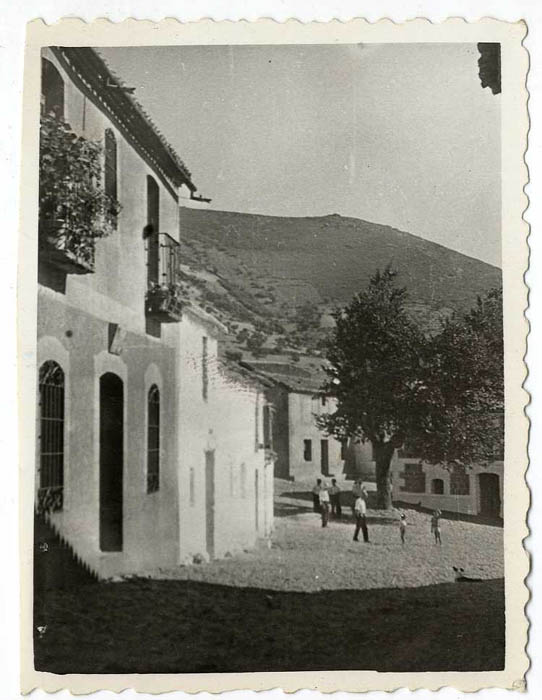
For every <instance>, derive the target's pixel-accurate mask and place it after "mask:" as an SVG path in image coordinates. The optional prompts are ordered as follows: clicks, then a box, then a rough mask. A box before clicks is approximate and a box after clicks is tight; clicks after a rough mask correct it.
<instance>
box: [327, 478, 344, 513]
mask: <svg viewBox="0 0 542 700" xmlns="http://www.w3.org/2000/svg"><path fill="white" fill-rule="evenodd" d="M329 498H330V501H331V516H332V517H334V518H340V517H341V515H342V510H341V489H340V488H339V487H338V486H337V479H331V488H330V489H329Z"/></svg>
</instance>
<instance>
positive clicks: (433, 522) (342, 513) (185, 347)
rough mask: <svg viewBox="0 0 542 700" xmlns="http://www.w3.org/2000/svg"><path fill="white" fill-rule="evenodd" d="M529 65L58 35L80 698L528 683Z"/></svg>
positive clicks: (63, 514) (49, 145) (52, 492)
mask: <svg viewBox="0 0 542 700" xmlns="http://www.w3.org/2000/svg"><path fill="white" fill-rule="evenodd" d="M516 34H517V32H516ZM472 36H475V33H474V34H473V33H472V32H471V33H470V34H469V37H472ZM520 38H521V37H520ZM506 60H507V54H506V51H505V50H504V49H503V48H502V46H501V42H500V41H497V40H496V41H488V40H487V32H486V31H484V32H481V33H480V40H476V38H475V39H472V38H469V40H465V41H455V40H454V41H440V40H423V41H382V42H374V41H370V42H365V41H363V40H361V41H352V42H349V41H348V42H347V41H340V42H332V41H331V42H329V43H318V42H316V41H315V42H308V41H300V42H299V43H292V42H291V41H285V42H284V43H280V41H278V42H277V41H276V40H274V41H273V42H272V43H271V42H269V43H264V42H261V43H257V42H255V43H247V42H243V43H233V42H232V43H222V44H221V43H212V44H206V43H205V41H202V42H201V43H199V44H196V43H193V42H192V43H187V44H182V43H181V44H177V45H174V44H171V45H144V44H141V45H139V44H138V45H115V46H113V45H102V44H101V43H100V44H99V45H98V44H97V45H81V44H80V42H79V41H77V42H74V43H73V44H71V45H70V44H69V43H68V42H59V43H57V44H56V43H53V42H50V43H46V44H43V46H42V47H40V50H39V80H37V79H36V80H35V81H34V83H33V85H34V86H35V88H36V91H37V92H36V93H35V94H33V97H32V99H34V100H37V99H38V97H39V115H36V121H37V120H38V119H39V124H38V123H35V124H34V129H35V132H36V134H37V130H38V128H39V139H38V137H37V136H36V137H35V143H36V145H37V149H38V152H37V153H35V154H34V155H35V165H36V168H37V167H39V175H38V173H37V172H34V173H33V177H34V178H38V177H39V184H38V186H37V187H36V193H37V195H39V205H38V207H37V208H38V211H37V214H36V217H35V227H34V230H33V231H31V232H30V234H29V235H30V236H34V251H35V256H36V258H35V259H34V260H33V262H32V265H33V269H34V270H35V277H36V279H34V285H35V286H34V289H35V292H34V294H35V298H36V302H35V303H36V318H35V325H34V326H33V329H34V331H35V335H34V338H33V343H34V345H35V369H34V370H33V382H34V385H33V386H34V389H33V391H34V396H35V405H34V406H28V410H29V411H30V410H32V411H33V412H34V413H32V415H33V416H34V418H33V423H34V426H35V427H34V430H35V440H34V441H33V444H35V448H34V447H32V450H33V454H35V463H34V465H33V467H30V470H27V471H26V472H25V473H26V475H27V476H26V477H25V478H26V479H27V481H28V480H30V479H33V483H32V486H31V489H32V498H33V514H32V512H29V513H27V515H26V516H24V518H23V521H22V522H23V525H22V527H23V528H28V530H29V531H30V532H33V541H32V545H31V547H32V552H31V554H29V555H28V560H29V566H30V567H31V581H32V583H31V585H30V590H31V603H29V605H31V617H30V621H31V627H32V632H31V637H32V663H33V667H34V669H35V671H36V672H45V673H47V674H54V675H55V676H58V677H60V681H59V685H57V686H56V687H59V688H60V687H70V686H68V685H63V684H62V677H63V676H64V675H65V674H84V675H87V674H88V675H94V674H202V675H205V674H256V673H280V672H307V671H308V672H311V671H312V672H316V671H322V672H323V671H326V672H327V671H377V672H379V673H383V674H385V673H411V674H416V673H426V672H435V673H441V672H457V673H462V672H477V673H478V672H480V673H482V674H483V673H484V672H500V671H504V670H505V669H506V668H507V662H506V659H507V658H508V657H507V654H508V653H510V652H511V650H510V649H509V648H507V644H509V642H510V635H509V633H510V629H511V628H509V629H508V636H507V624H508V622H507V623H506V624H505V618H506V620H508V619H509V616H508V613H509V607H508V606H509V605H512V603H510V602H509V598H508V597H507V595H508V594H509V593H510V590H511V589H510V586H509V583H508V579H507V584H506V586H507V587H508V588H507V589H506V595H505V588H506V587H505V559H506V556H507V554H506V546H505V544H506V542H507V540H506V537H507V534H506V533H507V517H508V516H507V513H508V512H509V511H508V510H507V506H508V504H507V501H508V503H509V500H508V499H510V498H514V496H511V495H510V494H509V491H508V490H507V487H506V484H509V483H510V477H511V473H510V472H508V471H507V470H508V469H509V468H514V469H516V471H515V472H514V480H516V482H517V488H521V487H522V479H523V471H524V469H525V464H524V463H523V462H522V460H521V458H520V460H519V461H516V462H515V466H514V465H512V467H510V466H509V460H508V458H506V459H505V454H508V435H509V433H510V430H509V428H507V431H506V434H507V440H506V441H505V425H507V426H508V423H507V421H508V420H511V419H509V412H510V411H511V412H512V413H514V412H515V413H521V411H522V405H521V404H520V403H517V404H515V405H514V406H513V407H510V404H509V399H510V395H509V393H508V389H506V390H505V386H506V387H508V384H507V383H505V376H506V377H507V382H508V381H510V382H512V379H510V378H511V377H513V376H515V375H513V374H512V371H510V373H508V372H509V370H508V364H507V362H508V360H507V359H506V358H507V353H506V348H505V339H506V337H507V335H506V334H505V333H504V330H503V328H504V321H503V308H506V303H507V302H506V298H507V292H506V289H507V287H506V286H504V299H505V301H504V306H503V270H505V267H506V264H507V256H506V255H505V253H504V249H503V240H504V239H503V235H504V234H503V230H504V228H505V226H504V224H503V171H504V169H503V159H504V157H505V152H504V151H503V145H502V131H503V118H504V117H503V109H502V104H503V100H504V99H505V94H504V93H505V85H504V81H503V78H502V77H503V75H504V74H505V70H506ZM35 63H36V62H35ZM36 65H37V63H36ZM38 92H39V94H38ZM521 114H523V113H521ZM520 189H521V187H519V188H518V192H520ZM522 236H523V233H522V230H521V229H518V234H517V241H518V242H517V243H516V244H515V245H516V246H517V247H518V248H520V247H521V246H523V245H524V240H523V238H522ZM520 268H521V260H520ZM515 270H516V271H515V272H514V273H513V274H514V275H516V278H514V279H513V280H512V281H514V282H515V283H516V284H518V285H520V286H521V274H522V272H523V271H522V270H521V269H520V272H519V274H517V266H516V268H515ZM505 278H506V274H505ZM36 281H37V284H36ZM523 293H524V292H523V291H521V292H520V294H521V295H523ZM508 340H510V338H509V337H508ZM522 342H523V341H522V338H521V336H519V337H518V347H517V348H516V347H514V348H513V349H512V350H513V352H512V353H511V355H510V356H511V357H512V360H513V362H518V363H521V353H522V346H521V343H522ZM514 353H515V354H514ZM512 369H513V368H512ZM505 370H506V371H505ZM513 381H515V379H514V380H513ZM516 383H517V387H518V388H519V389H520V387H521V377H520V380H519V382H516ZM516 437H517V438H518V439H519V440H520V441H521V440H526V429H525V426H524V425H523V424H522V423H521V422H520V423H519V429H518V430H517V432H516ZM521 444H522V445H523V451H525V449H526V448H525V443H524V442H523V443H521ZM520 448H521V445H520ZM516 454H517V453H516ZM519 454H520V456H521V454H522V452H521V449H520V451H519ZM525 459H526V458H525ZM29 475H30V476H29ZM523 487H525V484H524V482H523ZM29 488H30V486H29ZM521 498H522V499H524V498H525V494H523V493H522V494H521ZM518 502H519V501H518ZM521 502H522V503H523V501H521ZM522 507H523V506H522ZM522 517H523V520H524V515H523V516H522ZM32 518H33V520H32V522H30V520H31V519H32ZM517 532H518V538H517V542H516V544H515V545H514V546H517V547H519V548H521V541H520V535H519V532H520V531H519V530H517ZM511 536H512V537H513V533H512V535H511ZM525 566H526V564H525V562H523V560H522V561H521V563H520V566H519V569H518V571H520V570H523V569H522V567H525ZM506 571H507V572H508V571H509V567H508V564H507V569H506ZM507 575H508V573H507ZM518 595H519V596H520V597H519V599H520V600H523V597H522V596H523V592H521V591H520V593H519V594H518ZM525 595H526V594H525ZM510 614H511V613H510ZM510 619H511V618H510ZM521 624H523V623H521ZM519 629H520V635H519V637H518V638H520V637H521V634H524V628H523V627H521V625H520V627H519ZM520 651H521V650H520V649H519V644H518V653H519V652H520ZM104 687H105V686H104ZM122 687H126V686H122ZM269 687H272V686H269ZM300 687H302V686H300ZM395 687H397V686H395ZM419 687H424V686H423V685H422V686H419ZM437 687H438V686H437Z"/></svg>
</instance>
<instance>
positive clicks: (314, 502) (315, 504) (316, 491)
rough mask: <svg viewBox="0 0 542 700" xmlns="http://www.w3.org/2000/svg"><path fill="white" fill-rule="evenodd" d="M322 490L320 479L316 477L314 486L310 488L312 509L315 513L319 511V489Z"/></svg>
mask: <svg viewBox="0 0 542 700" xmlns="http://www.w3.org/2000/svg"><path fill="white" fill-rule="evenodd" d="M321 490H322V479H316V486H314V488H313V489H312V509H313V510H314V512H315V513H319V512H320V491H321Z"/></svg>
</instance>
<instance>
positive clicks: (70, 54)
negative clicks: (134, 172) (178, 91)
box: [51, 46, 197, 192]
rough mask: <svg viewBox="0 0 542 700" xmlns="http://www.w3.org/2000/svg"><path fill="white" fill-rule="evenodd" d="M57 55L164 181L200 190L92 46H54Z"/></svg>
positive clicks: (147, 116) (168, 145)
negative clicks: (167, 180)
mask: <svg viewBox="0 0 542 700" xmlns="http://www.w3.org/2000/svg"><path fill="white" fill-rule="evenodd" d="M51 50H52V51H53V53H54V54H55V56H56V57H57V58H58V59H59V60H60V61H61V63H62V64H63V66H64V67H65V68H66V69H67V70H69V71H70V72H71V73H72V75H73V77H74V79H75V82H76V83H78V87H79V88H80V89H82V90H83V91H85V92H86V93H87V94H90V95H91V96H94V98H95V101H96V103H97V105H98V107H99V109H101V110H102V111H104V112H105V113H107V114H108V115H109V116H111V117H112V121H113V122H114V123H115V124H116V126H117V127H118V128H119V130H121V131H122V132H123V133H124V135H125V137H126V138H127V140H128V141H130V142H131V143H132V145H134V147H135V148H136V150H138V151H139V152H140V154H141V155H142V156H143V157H144V158H145V159H146V160H147V161H149V164H150V165H151V167H153V169H155V170H156V171H157V172H158V174H159V175H161V176H162V177H163V178H164V177H165V178H167V179H169V180H170V181H171V182H173V184H174V185H175V186H180V185H186V186H187V187H188V188H189V189H190V190H191V191H192V192H195V191H196V190H197V188H196V186H195V185H194V184H193V182H192V176H191V173H190V171H189V170H188V168H187V167H186V165H185V164H184V163H183V161H182V160H181V158H180V157H179V156H178V154H177V153H176V152H175V150H174V149H173V147H172V146H171V145H170V144H169V143H168V141H167V139H166V137H165V136H164V135H163V134H162V133H161V132H160V130H159V129H158V127H157V126H156V124H155V123H154V122H153V121H152V119H151V117H150V116H149V115H148V114H147V112H146V111H145V110H144V109H143V107H142V106H141V105H140V104H139V102H138V101H137V100H136V99H135V98H134V97H133V96H132V95H131V94H129V93H128V92H127V91H126V90H124V89H122V88H124V87H125V85H124V83H123V81H122V80H121V79H120V78H118V77H117V76H116V75H115V74H114V73H113V72H112V71H111V69H110V68H109V67H108V65H107V64H106V62H105V61H104V59H103V58H102V57H101V56H100V55H99V53H98V52H97V51H95V50H94V49H92V48H90V47H86V46H78V47H68V46H55V47H51Z"/></svg>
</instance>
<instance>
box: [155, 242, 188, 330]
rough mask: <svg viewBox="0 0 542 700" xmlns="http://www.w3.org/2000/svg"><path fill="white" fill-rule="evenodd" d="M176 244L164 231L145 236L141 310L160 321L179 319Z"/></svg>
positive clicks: (179, 292)
mask: <svg viewBox="0 0 542 700" xmlns="http://www.w3.org/2000/svg"><path fill="white" fill-rule="evenodd" d="M180 249H181V248H180V245H179V243H178V242H177V241H176V240H174V239H173V238H172V237H171V236H170V235H169V234H167V233H152V234H151V235H150V236H149V238H148V239H147V280H148V289H147V294H146V297H145V313H146V315H147V316H148V317H149V318H153V319H154V320H156V321H160V323H176V322H178V321H180V320H181V319H182V309H183V306H184V297H183V294H182V287H181V277H180V274H181V257H180Z"/></svg>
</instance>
